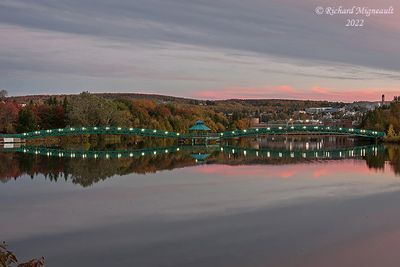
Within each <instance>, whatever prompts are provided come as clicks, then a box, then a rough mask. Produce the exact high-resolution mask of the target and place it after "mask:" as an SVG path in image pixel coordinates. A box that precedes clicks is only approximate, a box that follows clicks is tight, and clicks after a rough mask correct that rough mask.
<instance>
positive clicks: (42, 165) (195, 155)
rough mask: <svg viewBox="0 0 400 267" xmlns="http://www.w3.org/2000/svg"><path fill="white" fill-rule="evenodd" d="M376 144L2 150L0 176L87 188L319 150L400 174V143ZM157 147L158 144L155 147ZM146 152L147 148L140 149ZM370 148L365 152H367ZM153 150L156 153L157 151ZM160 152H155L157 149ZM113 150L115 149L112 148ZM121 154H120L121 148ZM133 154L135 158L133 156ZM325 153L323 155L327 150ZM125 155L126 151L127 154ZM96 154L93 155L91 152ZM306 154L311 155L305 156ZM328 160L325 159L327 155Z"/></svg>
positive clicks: (294, 159) (284, 159)
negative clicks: (78, 153)
mask: <svg viewBox="0 0 400 267" xmlns="http://www.w3.org/2000/svg"><path fill="white" fill-rule="evenodd" d="M381 148H382V149H378V148H377V147H373V148H372V150H368V149H367V150H366V149H364V148H359V149H358V150H357V149H356V148H353V149H352V150H348V151H346V150H345V151H331V152H323V151H316V152H314V151H305V152H296V153H297V154H295V152H292V151H279V150H278V151H268V152H266V151H265V150H264V151H262V150H255V149H252V148H248V149H245V148H239V147H237V148H236V147H208V148H206V150H207V151H203V148H198V149H196V148H193V147H191V148H190V149H189V150H185V149H184V148H182V149H181V150H179V148H175V150H174V151H173V153H171V151H172V149H170V150H168V149H159V150H157V151H161V152H157V151H156V150H154V151H152V150H148V151H150V152H148V153H147V152H146V153H147V154H145V155H144V156H137V155H142V153H143V154H144V152H140V153H137V152H135V151H132V152H130V153H129V154H130V155H131V156H130V157H129V156H127V157H121V158H101V157H100V158H78V157H75V158H73V157H52V156H43V155H36V154H25V153H16V152H0V161H1V162H2V164H1V165H0V180H1V181H2V182H7V181H8V180H10V179H17V178H18V177H21V176H23V175H28V176H30V177H31V178H34V177H35V176H37V175H39V174H41V175H43V176H44V177H45V178H46V179H48V180H50V181H55V182H57V181H59V180H65V181H72V183H74V184H78V185H81V186H83V187H87V186H90V185H93V184H95V183H97V182H100V181H103V180H105V179H107V178H110V177H112V176H115V175H126V174H129V173H138V174H146V173H155V172H157V171H162V170H172V169H176V168H183V167H187V166H194V165H196V164H228V165H251V164H272V165H274V164H296V163H307V162H315V160H320V159H319V158H317V159H315V158H314V159H313V158H311V157H308V156H309V155H314V154H315V153H317V155H318V153H320V154H319V155H325V154H328V155H330V156H332V155H336V156H337V157H338V156H339V155H340V157H341V156H342V153H343V154H346V155H347V154H348V155H352V153H353V152H354V151H358V152H357V153H360V155H361V156H359V157H358V156H357V157H358V158H360V159H362V158H363V159H364V160H365V161H366V164H367V166H368V167H369V168H371V169H377V170H383V169H384V167H385V162H388V163H389V164H390V166H391V168H392V170H393V172H394V173H395V174H397V175H400V147H399V146H388V147H385V148H384V149H383V146H381ZM154 149H156V148H154ZM139 151H147V150H139ZM366 151H367V152H366ZM153 152H154V153H153ZM156 152H157V153H156ZM110 153H112V152H111V151H110ZM121 153H122V152H121ZM133 153H135V156H133V157H132V154H133ZM324 153H325V154H324ZM124 155H126V154H124ZM92 156H93V154H92ZM306 156H307V157H306ZM325 159H326V158H325Z"/></svg>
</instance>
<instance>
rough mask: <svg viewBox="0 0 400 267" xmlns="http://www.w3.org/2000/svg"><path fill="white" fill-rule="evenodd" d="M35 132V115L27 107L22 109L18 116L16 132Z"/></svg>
mask: <svg viewBox="0 0 400 267" xmlns="http://www.w3.org/2000/svg"><path fill="white" fill-rule="evenodd" d="M35 130H37V121H36V118H35V114H34V113H33V112H32V110H31V109H30V108H29V106H28V107H25V108H23V109H22V110H21V111H20V112H19V115H18V122H17V132H19V133H22V132H31V131H35Z"/></svg>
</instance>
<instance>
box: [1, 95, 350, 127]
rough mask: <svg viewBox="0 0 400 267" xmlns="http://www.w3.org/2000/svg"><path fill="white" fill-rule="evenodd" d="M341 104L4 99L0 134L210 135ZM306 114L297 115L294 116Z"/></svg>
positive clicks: (137, 97) (109, 98) (119, 98)
mask: <svg viewBox="0 0 400 267" xmlns="http://www.w3.org/2000/svg"><path fill="white" fill-rule="evenodd" d="M343 105H344V103H335V102H326V101H305V100H280V99H259V100H258V99H257V100H240V99H231V100H218V101H210V100H197V99H187V98H178V97H172V96H162V95H146V94H128V93H121V94H115V93H94V94H92V93H87V92H84V93H81V94H79V95H54V96H50V95H32V96H18V97H8V98H5V97H3V99H2V101H1V102H0V133H14V132H28V131H34V130H40V129H52V128H63V127H66V126H125V127H141V128H151V129H160V130H168V131H186V130H187V129H188V128H189V127H190V126H191V125H193V123H194V122H195V121H196V120H204V121H205V122H206V124H207V125H208V126H209V127H210V128H211V129H212V130H213V131H225V130H227V129H246V128H249V127H250V126H251V118H259V117H260V116H262V117H263V119H264V121H285V120H288V119H289V118H294V117H292V116H294V115H295V112H296V111H300V110H304V109H306V108H309V107H326V106H335V107H338V106H343ZM300 115H305V114H297V116H300Z"/></svg>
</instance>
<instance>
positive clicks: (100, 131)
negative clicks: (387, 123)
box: [0, 125, 385, 143]
mask: <svg viewBox="0 0 400 267" xmlns="http://www.w3.org/2000/svg"><path fill="white" fill-rule="evenodd" d="M68 135H131V136H142V137H157V138H174V139H191V140H193V139H205V140H217V139H232V138H238V137H258V136H265V135H335V136H336V135H344V136H355V137H366V138H374V139H378V138H383V137H384V136H385V133H383V132H378V131H373V130H365V129H354V128H343V127H330V126H314V125H289V126H271V127H263V128H261V127H260V128H249V129H245V130H232V131H225V132H219V133H211V132H189V133H178V132H170V131H164V130H157V129H145V128H126V127H70V128H60V129H48V130H40V131H34V132H26V133H18V134H0V141H3V142H5V143H7V140H12V139H22V140H30V139H36V138H45V137H53V136H68Z"/></svg>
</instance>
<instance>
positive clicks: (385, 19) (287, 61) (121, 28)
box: [0, 0, 400, 102]
mask: <svg viewBox="0 0 400 267" xmlns="http://www.w3.org/2000/svg"><path fill="white" fill-rule="evenodd" d="M339 6H342V7H343V8H351V7H353V6H356V7H367V8H374V9H382V8H386V9H387V8H389V7H392V8H393V10H394V11H393V14H387V15H371V16H369V17H367V16H365V15H354V14H352V15H349V14H347V15H333V16H332V15H328V14H322V15H318V14H316V8H317V7H323V9H324V10H325V9H326V8H328V7H339ZM397 8H398V10H397ZM347 19H364V23H363V24H364V26H362V27H346V26H345V25H346V20H347ZM399 44H400V3H398V0H379V1H377V0H362V1H356V0H346V1H345V0H342V1H337V0H331V1H327V0H301V1H299V0H246V1H243V0H190V1H189V0H113V1H106V0H96V1H92V0H68V1H67V0H66V1H51V0H0V89H5V90H7V91H8V92H9V95H26V94H64V93H79V92H82V91H90V92H131V93H155V94H163V95H173V96H182V97H190V98H199V99H228V98H252V99H253V98H285V99H313V100H335V101H336V100H337V101H346V102H351V101H355V100H370V101H373V100H380V97H381V95H382V94H385V96H386V99H388V100H390V99H391V98H392V97H393V96H394V95H400V51H399V50H400V45H399Z"/></svg>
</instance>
